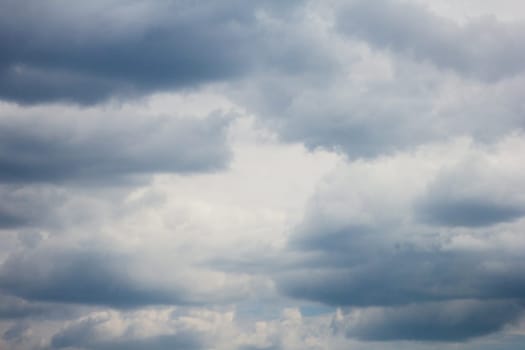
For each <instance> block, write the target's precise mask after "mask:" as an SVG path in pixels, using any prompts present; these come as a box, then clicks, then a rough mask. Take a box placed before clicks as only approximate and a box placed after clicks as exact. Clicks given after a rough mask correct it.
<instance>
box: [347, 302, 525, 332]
mask: <svg viewBox="0 0 525 350" xmlns="http://www.w3.org/2000/svg"><path fill="white" fill-rule="evenodd" d="M521 312H522V306H521V305H519V304H518V303H515V302H486V303H485V302H477V301H472V300H466V301H452V302H446V303H430V304H416V305H409V306H406V307H396V308H381V309H365V310H363V311H360V312H355V314H354V315H353V314H352V313H351V312H350V313H349V315H348V316H347V318H346V319H343V320H341V321H340V323H341V324H339V325H338V326H339V327H344V328H345V330H344V332H345V333H346V336H349V337H357V338H360V339H362V340H367V341H371V340H373V341H391V340H419V341H464V340H466V339H469V338H471V337H476V336H482V335H485V334H488V333H492V332H495V331H498V330H500V329H501V328H502V327H504V326H505V325H507V324H511V323H513V322H516V321H517V320H518V318H519V316H520V314H521Z"/></svg>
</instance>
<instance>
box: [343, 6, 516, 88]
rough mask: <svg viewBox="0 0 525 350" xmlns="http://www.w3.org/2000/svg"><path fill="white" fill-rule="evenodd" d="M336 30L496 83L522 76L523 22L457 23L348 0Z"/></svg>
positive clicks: (425, 12) (424, 12) (415, 10)
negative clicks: (498, 80)
mask: <svg viewBox="0 0 525 350" xmlns="http://www.w3.org/2000/svg"><path fill="white" fill-rule="evenodd" d="M338 27H339V28H340V30H341V31H342V32H343V33H345V34H347V35H349V36H353V37H357V38H360V39H362V40H364V41H365V42H367V43H369V44H370V45H371V46H373V47H378V48H381V49H390V50H392V51H394V52H400V53H402V54H405V55H408V56H410V57H412V58H414V59H416V60H421V61H427V62H431V63H432V64H434V65H436V66H438V67H440V68H443V69H450V70H453V71H455V72H457V73H459V74H464V75H467V76H470V77H474V78H480V79H486V80H497V79H502V78H508V77H511V76H512V75H514V74H519V73H521V72H523V69H524V68H525V66H524V65H523V61H524V57H525V50H523V49H522V47H521V46H520V45H519V44H518V43H519V42H521V41H523V38H524V37H525V24H524V23H523V22H521V21H519V22H511V23H506V22H501V21H499V20H497V19H496V18H494V17H493V16H485V17H480V18H477V19H474V20H471V21H470V22H468V23H467V24H465V25H460V24H458V23H456V22H454V21H453V20H451V19H447V18H445V17H440V16H438V15H436V14H434V13H432V12H431V11H430V10H429V9H427V8H426V7H424V6H422V5H416V4H413V3H410V2H401V1H392V0H384V1H383V0H382V1H378V2H374V3H373V4H372V3H370V2H367V1H360V0H358V1H352V2H350V3H349V5H348V6H346V7H345V9H344V10H343V11H341V12H340V14H339V18H338Z"/></svg>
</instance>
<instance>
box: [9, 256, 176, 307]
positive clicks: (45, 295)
mask: <svg viewBox="0 0 525 350" xmlns="http://www.w3.org/2000/svg"><path fill="white" fill-rule="evenodd" d="M127 263H129V260H127V259H125V258H124V257H118V256H114V255H108V254H104V253H101V252H98V251H78V250H70V251H67V252H59V251H43V252H38V251H37V252H35V251H26V252H23V253H19V254H13V255H11V256H10V257H9V258H8V259H7V260H6V261H5V262H4V263H3V264H2V266H1V267H0V289H2V290H3V291H5V292H6V293H9V294H11V295H13V296H17V297H21V298H24V299H27V300H32V301H46V302H58V303H77V304H86V305H107V306H112V307H118V308H131V307H137V306H141V305H151V304H173V303H185V301H184V297H182V296H181V295H178V293H177V291H174V290H171V289H169V288H165V289H162V288H157V287H154V286H150V285H148V284H147V283H143V282H141V281H139V280H137V279H136V278H134V276H133V271H131V270H130V267H129V266H128V265H127ZM179 294H180V293H179Z"/></svg>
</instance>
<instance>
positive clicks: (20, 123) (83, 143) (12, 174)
mask: <svg viewBox="0 0 525 350" xmlns="http://www.w3.org/2000/svg"><path fill="white" fill-rule="evenodd" d="M71 114H72V115H71V116H67V117H64V118H62V117H53V116H51V115H47V116H44V117H42V116H38V115H36V114H34V115H30V116H26V117H25V118H24V117H23V116H15V117H9V116H5V117H3V118H1V120H0V134H1V141H0V145H1V149H2V151H1V153H0V168H1V169H2V170H1V171H0V180H1V181H2V182H4V183H8V182H10V183H28V182H33V183H34V182H54V183H61V182H68V181H75V180H76V181H84V182H97V181H102V183H103V182H104V181H108V180H111V179H112V178H113V179H115V178H117V179H120V180H121V179H122V178H123V177H126V176H127V175H143V174H150V173H153V172H180V173H191V172H198V171H212V170H216V169H220V168H222V167H224V166H225V164H226V163H227V161H228V160H229V150H228V146H227V144H226V135H225V132H226V127H227V125H228V120H227V118H226V117H223V116H220V115H212V116H210V117H208V118H205V119H197V118H177V117H173V118H169V117H157V118H155V117H149V116H137V117H134V116H131V115H129V116H126V117H118V116H115V117H113V118H111V120H107V118H108V116H107V115H106V113H102V114H100V115H95V116H92V115H83V113H80V114H75V111H72V113H71ZM4 115H5V114H4ZM104 120H107V121H104Z"/></svg>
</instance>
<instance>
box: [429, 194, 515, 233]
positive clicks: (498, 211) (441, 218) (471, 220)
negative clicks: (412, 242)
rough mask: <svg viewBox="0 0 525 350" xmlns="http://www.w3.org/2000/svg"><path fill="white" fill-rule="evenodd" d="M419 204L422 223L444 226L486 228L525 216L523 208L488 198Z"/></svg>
mask: <svg viewBox="0 0 525 350" xmlns="http://www.w3.org/2000/svg"><path fill="white" fill-rule="evenodd" d="M419 204H420V205H421V206H420V208H419V211H420V216H421V218H422V219H423V220H424V221H426V222H428V223H431V224H437V225H444V226H466V227H476V226H486V225H491V224H497V223H500V222H506V221H512V220H515V219H517V218H519V217H521V216H523V215H524V214H525V208H522V207H520V206H513V205H509V204H506V203H494V202H493V201H492V200H491V199H489V198H464V199H455V198H449V199H445V198H436V199H429V200H428V202H422V203H419Z"/></svg>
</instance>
